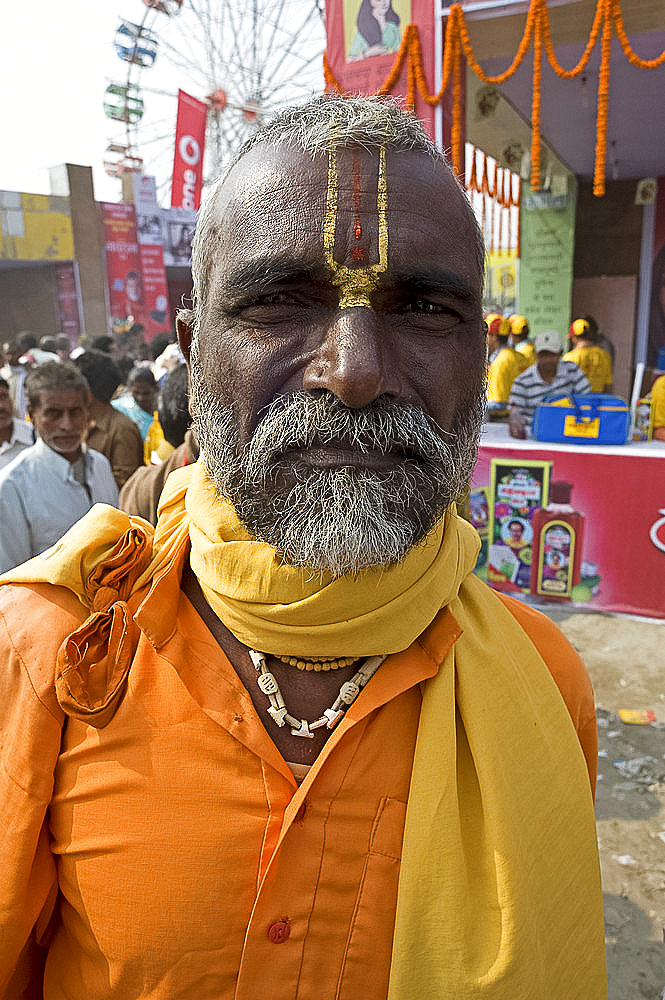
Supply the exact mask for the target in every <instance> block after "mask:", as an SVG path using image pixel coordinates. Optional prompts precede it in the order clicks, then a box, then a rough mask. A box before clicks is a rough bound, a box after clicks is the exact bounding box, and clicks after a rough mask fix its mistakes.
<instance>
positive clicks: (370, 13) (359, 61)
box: [326, 0, 441, 136]
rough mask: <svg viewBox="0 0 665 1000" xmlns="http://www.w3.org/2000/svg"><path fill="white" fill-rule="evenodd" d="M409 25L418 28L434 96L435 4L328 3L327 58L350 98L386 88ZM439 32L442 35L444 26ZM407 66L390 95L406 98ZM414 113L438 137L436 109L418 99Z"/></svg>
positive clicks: (427, 0)
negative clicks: (435, 125)
mask: <svg viewBox="0 0 665 1000" xmlns="http://www.w3.org/2000/svg"><path fill="white" fill-rule="evenodd" d="M408 24H416V25H417V26H418V32H419V37H420V46H421V51H422V59H423V71H424V74H425V80H426V82H427V87H428V90H429V91H430V93H432V92H436V91H438V89H439V82H440V81H435V79H434V31H435V17H434V4H433V3H432V2H431V0H383V2H380V0H327V3H326V36H327V44H326V56H327V58H328V63H329V65H330V68H331V70H332V73H333V76H334V77H335V79H336V80H337V82H338V83H339V84H340V86H341V87H343V89H344V90H345V91H346V92H347V93H352V94H375V93H376V92H377V91H378V90H379V88H380V87H381V86H382V85H383V84H384V83H385V81H386V79H387V78H388V76H389V74H390V71H391V69H392V67H393V64H394V62H395V58H396V56H397V52H398V50H399V47H400V45H401V43H402V38H403V37H404V29H405V28H406V26H407V25H408ZM438 30H441V27H440V24H439V27H438ZM406 91H407V69H406V61H405V63H404V66H403V68H402V73H401V75H400V78H399V81H398V83H397V84H396V86H395V87H394V88H393V90H392V91H391V93H392V95H393V96H394V97H405V96H406ZM416 113H417V114H418V117H419V118H420V119H421V121H422V122H423V124H424V126H425V128H426V129H427V131H428V132H429V134H430V135H431V136H434V110H433V108H431V107H430V106H429V105H428V104H426V103H425V101H423V100H422V99H421V98H420V97H417V98H416Z"/></svg>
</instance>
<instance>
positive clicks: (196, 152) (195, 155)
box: [178, 135, 201, 167]
mask: <svg viewBox="0 0 665 1000" xmlns="http://www.w3.org/2000/svg"><path fill="white" fill-rule="evenodd" d="M178 152H179V153H180V155H181V157H182V158H183V160H184V161H185V163H186V164H187V166H188V167H196V166H198V164H199V163H200V162H201V147H200V146H199V144H198V142H197V141H196V139H195V138H194V136H193V135H183V137H182V139H181V140H180V142H179V143H178Z"/></svg>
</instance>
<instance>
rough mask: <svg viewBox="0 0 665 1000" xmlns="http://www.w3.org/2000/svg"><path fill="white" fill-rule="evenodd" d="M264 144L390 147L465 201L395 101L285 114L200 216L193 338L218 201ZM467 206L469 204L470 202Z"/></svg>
mask: <svg viewBox="0 0 665 1000" xmlns="http://www.w3.org/2000/svg"><path fill="white" fill-rule="evenodd" d="M261 143H263V144H265V145H271V146H273V147H274V146H285V147H288V148H291V149H298V150H301V151H302V152H304V153H307V154H309V155H310V156H311V157H314V156H316V155H317V154H320V153H323V152H327V150H328V149H329V148H330V145H331V144H332V143H335V144H336V145H338V146H360V147H362V148H364V149H366V150H368V151H371V150H375V149H379V148H380V147H381V146H387V147H388V148H390V149H393V150H402V151H410V152H416V153H422V154H423V155H424V156H427V157H429V158H430V159H431V160H432V161H434V162H435V163H439V164H441V165H442V166H443V167H444V168H445V169H446V170H447V171H448V173H449V175H450V177H451V178H452V179H453V181H454V182H455V184H456V185H457V187H458V188H459V192H460V195H461V196H463V197H464V199H465V201H466V200H467V199H466V193H465V191H464V188H463V187H462V185H461V184H460V182H459V180H458V178H457V176H456V174H455V173H454V171H453V170H452V168H451V166H450V163H449V162H448V160H447V159H446V157H445V156H444V154H443V153H442V152H441V150H440V149H439V148H438V147H437V146H436V144H435V143H434V142H433V141H432V140H431V139H430V137H429V136H428V135H427V132H426V131H425V129H424V128H423V126H422V123H421V122H420V119H419V118H417V117H416V115H414V114H412V113H411V112H409V111H406V110H405V109H404V108H403V107H401V106H400V105H399V104H397V103H396V102H395V101H393V100H390V99H386V98H382V97H341V96H340V95H339V94H323V95H321V96H319V97H316V98H313V99H312V100H310V101H308V102H307V103H306V104H302V105H299V106H297V107H292V108H287V109H285V110H284V111H282V112H280V113H279V114H277V115H276V116H275V117H274V118H272V119H270V121H268V122H266V123H265V124H264V125H262V126H261V127H260V128H258V129H257V130H256V132H254V133H253V134H252V135H251V136H250V137H249V138H248V139H247V140H246V141H245V143H244V144H243V145H242V146H241V147H240V149H239V150H238V152H237V153H236V155H235V157H234V158H233V160H232V162H231V164H230V166H229V167H228V169H227V170H226V172H225V173H224V174H223V175H222V176H221V177H220V178H219V180H217V181H216V182H215V185H214V187H213V188H212V190H211V192H210V194H209V195H208V197H207V199H206V201H205V204H204V206H203V208H202V210H201V214H200V216H199V220H198V223H197V226H196V234H195V236H194V241H193V243H192V278H193V284H194V291H193V293H192V294H193V304H194V309H193V317H192V314H191V313H189V311H187V315H186V314H185V311H184V310H183V312H182V313H180V317H181V319H182V320H183V321H184V322H190V321H191V319H192V318H193V320H194V335H195V336H196V328H197V327H198V323H199V322H200V319H201V316H202V314H203V310H204V308H205V305H206V301H207V297H208V276H209V273H210V268H211V265H212V258H213V255H214V252H215V247H216V246H217V243H218V237H219V224H220V219H219V214H218V212H217V211H216V209H217V200H218V196H219V193H220V191H221V189H222V187H223V186H224V182H225V181H226V179H227V177H228V176H229V173H230V172H231V170H233V168H234V167H235V166H236V164H238V163H239V161H240V160H242V158H243V157H244V156H245V155H246V154H247V153H248V152H249V151H250V150H251V149H253V148H254V147H255V146H258V145H260V144H261ZM467 204H468V202H467ZM468 207H469V221H470V224H471V226H472V233H473V236H472V238H473V240H474V244H475V250H476V264H477V267H478V273H479V274H480V275H481V276H482V274H483V270H484V263H485V246H484V242H483V236H482V233H481V231H480V228H479V226H478V223H477V222H476V218H475V216H474V214H473V211H472V210H471V206H470V205H469V206H468Z"/></svg>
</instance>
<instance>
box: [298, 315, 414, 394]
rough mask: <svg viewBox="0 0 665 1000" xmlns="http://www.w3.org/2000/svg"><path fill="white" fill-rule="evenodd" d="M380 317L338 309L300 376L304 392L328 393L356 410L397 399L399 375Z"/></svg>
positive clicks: (399, 387) (399, 386)
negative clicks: (384, 399) (383, 399)
mask: <svg viewBox="0 0 665 1000" xmlns="http://www.w3.org/2000/svg"><path fill="white" fill-rule="evenodd" d="M386 333H387V331H385V330H384V329H382V324H381V321H380V317H379V316H378V315H377V313H376V312H375V311H374V310H373V309H369V308H367V306H352V307H349V308H346V309H341V310H340V311H339V312H338V313H337V315H336V317H335V319H334V320H333V322H332V323H331V325H330V327H329V328H328V331H327V334H326V336H325V339H324V340H323V343H322V344H321V345H320V347H319V348H318V350H317V351H316V353H315V354H314V356H313V357H312V359H311V360H310V362H309V364H308V365H307V367H306V369H305V372H304V375H303V389H305V390H306V391H309V392H311V391H312V390H314V389H328V390H330V392H332V393H334V394H335V395H336V396H337V397H338V399H340V400H341V401H342V402H343V403H344V405H345V406H348V407H350V408H352V409H359V408H360V407H362V406H367V405H368V404H369V403H372V402H373V401H374V400H375V399H377V398H378V397H379V396H383V395H388V396H392V397H394V398H395V397H397V396H399V395H400V389H401V385H400V381H401V376H400V372H399V371H398V370H397V365H396V364H395V359H394V357H393V354H392V350H391V345H390V343H389V342H388V340H387V338H386Z"/></svg>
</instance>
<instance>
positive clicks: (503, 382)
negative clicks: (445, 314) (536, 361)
mask: <svg viewBox="0 0 665 1000" xmlns="http://www.w3.org/2000/svg"><path fill="white" fill-rule="evenodd" d="M485 323H486V324H487V351H488V355H489V367H488V370H487V415H488V417H489V418H490V419H496V418H500V417H504V416H507V414H508V398H509V396H510V387H511V386H512V384H513V380H514V379H515V378H516V377H517V376H518V375H519V374H520V372H521V371H523V364H522V359H521V357H520V355H519V354H518V353H517V351H515V350H514V349H513V348H512V347H510V345H509V344H508V337H509V336H510V323H509V322H508V320H507V319H506V318H505V317H504V316H501V315H500V314H499V313H489V315H488V316H486V317H485Z"/></svg>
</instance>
